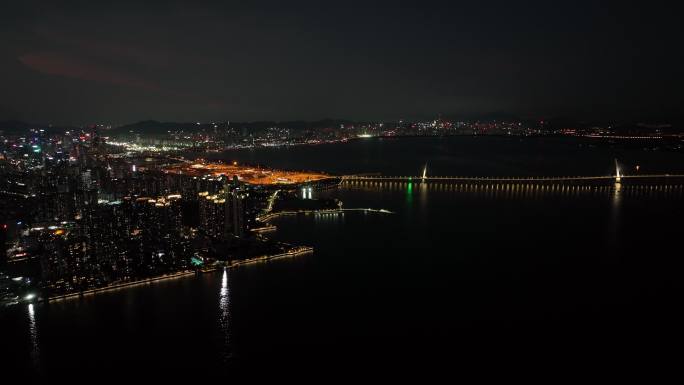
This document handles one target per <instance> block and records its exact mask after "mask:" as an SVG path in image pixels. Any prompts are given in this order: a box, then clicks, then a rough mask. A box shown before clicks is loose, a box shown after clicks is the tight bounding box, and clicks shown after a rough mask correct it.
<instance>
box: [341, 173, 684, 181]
mask: <svg viewBox="0 0 684 385" xmlns="http://www.w3.org/2000/svg"><path fill="white" fill-rule="evenodd" d="M620 178H622V179H649V178H651V179H655V178H684V174H652V175H621V176H620ZM615 179H616V176H615V175H607V176H552V177H540V176H533V177H466V176H429V177H428V176H426V177H421V176H361V175H345V176H343V177H342V180H343V181H406V182H421V181H426V182H429V181H464V182H480V181H482V182H568V181H614V180H615Z"/></svg>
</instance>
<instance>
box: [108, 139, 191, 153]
mask: <svg viewBox="0 0 684 385" xmlns="http://www.w3.org/2000/svg"><path fill="white" fill-rule="evenodd" d="M107 144H109V145H112V146H117V147H124V148H125V149H126V151H129V152H168V151H179V150H181V149H182V147H177V146H166V145H162V146H153V145H149V146H143V145H139V144H136V143H128V142H114V141H108V142H107Z"/></svg>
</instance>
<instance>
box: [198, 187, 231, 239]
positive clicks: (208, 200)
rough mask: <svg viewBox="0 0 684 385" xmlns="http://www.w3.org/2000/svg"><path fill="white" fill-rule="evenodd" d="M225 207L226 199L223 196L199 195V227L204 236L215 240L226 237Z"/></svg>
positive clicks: (203, 193) (205, 193)
mask: <svg viewBox="0 0 684 385" xmlns="http://www.w3.org/2000/svg"><path fill="white" fill-rule="evenodd" d="M225 207H226V199H225V198H223V197H222V194H216V195H209V193H208V192H207V191H205V192H201V193H199V219H200V224H199V227H200V230H201V231H202V232H204V234H206V235H207V236H209V237H211V238H214V239H221V238H224V237H226V235H227V231H226V229H225V225H226V216H225V214H224V213H225Z"/></svg>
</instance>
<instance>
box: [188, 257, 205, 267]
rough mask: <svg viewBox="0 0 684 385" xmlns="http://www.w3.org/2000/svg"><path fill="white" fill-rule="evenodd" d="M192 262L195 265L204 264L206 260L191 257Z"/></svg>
mask: <svg viewBox="0 0 684 385" xmlns="http://www.w3.org/2000/svg"><path fill="white" fill-rule="evenodd" d="M190 264H192V265H193V266H202V265H204V261H203V260H201V259H199V258H196V257H192V258H190Z"/></svg>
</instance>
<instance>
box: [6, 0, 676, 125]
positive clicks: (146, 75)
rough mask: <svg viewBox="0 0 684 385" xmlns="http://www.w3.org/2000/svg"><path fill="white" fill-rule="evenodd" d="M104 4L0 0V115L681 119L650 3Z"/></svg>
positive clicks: (671, 45) (669, 52)
mask: <svg viewBox="0 0 684 385" xmlns="http://www.w3.org/2000/svg"><path fill="white" fill-rule="evenodd" d="M56 3H61V4H60V5H56ZM111 3H114V4H96V2H94V1H90V2H85V1H84V2H69V1H66V2H61V1H60V2H57V1H51V2H45V3H39V2H33V1H14V2H12V4H5V3H3V5H2V6H1V8H0V37H1V40H0V41H2V45H0V48H1V50H0V79H1V82H0V83H1V84H2V87H1V88H0V89H1V94H0V95H1V96H0V120H7V119H18V120H25V121H29V122H42V123H53V124H84V123H108V124H123V123H130V122H134V121H138V120H145V119H156V120H162V121H209V120H232V121H247V120H293V119H306V120H313V119H320V118H344V119H355V120H395V119H400V118H406V119H411V118H418V117H434V116H436V115H437V114H439V113H441V114H443V115H454V114H455V115H458V114H462V115H464V116H465V115H471V114H485V113H494V112H498V113H508V114H516V115H519V116H521V117H554V116H567V117H576V118H583V119H584V118H591V119H598V118H600V119H641V118H644V117H646V118H666V119H669V118H675V117H679V116H681V114H682V113H681V106H682V104H683V103H682V101H683V100H682V99H683V98H682V96H681V95H682V89H683V86H684V80H683V79H684V76H683V75H682V68H684V63H683V62H684V60H683V57H684V55H683V53H682V51H683V50H682V47H681V45H682V41H681V40H682V36H684V33H683V32H684V31H683V29H684V27H682V23H681V14H680V13H679V12H677V11H676V10H674V9H670V8H669V7H668V5H667V3H662V5H661V4H660V3H659V2H657V1H649V2H642V3H640V4H639V6H632V5H627V3H628V2H620V3H618V2H616V3H608V2H600V1H544V2H526V1H468V2H459V1H451V2H428V1H415V2H401V1H392V2H383V3H379V2H375V3H373V4H372V5H371V2H370V1H365V2H351V1H334V2H332V1H330V2H328V1H316V2H297V1H272V2H271V1H254V2H249V3H250V5H245V3H247V2H234V3H233V2H230V1H226V2H224V4H219V5H217V4H208V5H207V4H205V5H200V4H197V3H192V2H187V3H182V2H145V4H141V3H142V2H140V4H139V3H138V2H127V1H113V2H111ZM67 4H68V5H67Z"/></svg>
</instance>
